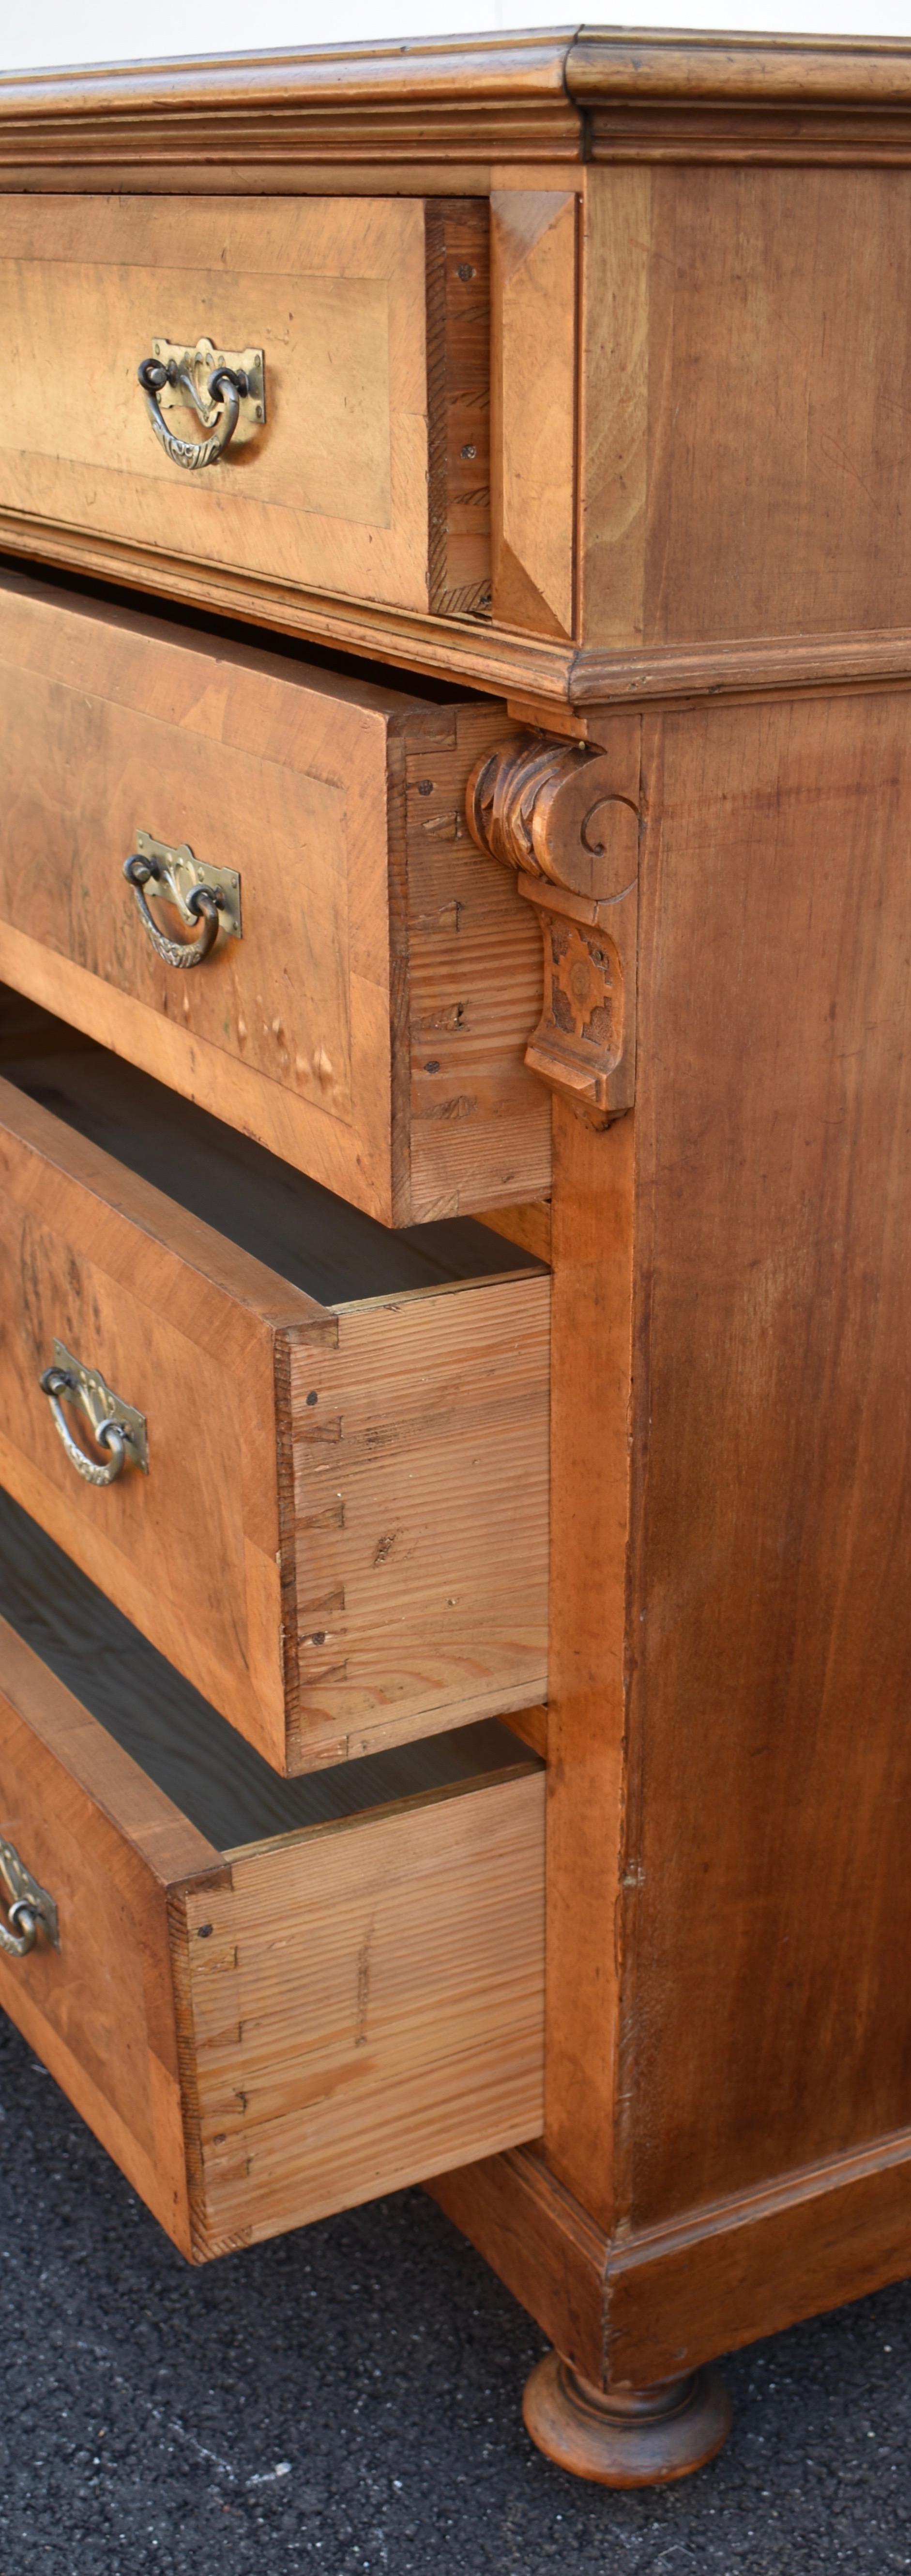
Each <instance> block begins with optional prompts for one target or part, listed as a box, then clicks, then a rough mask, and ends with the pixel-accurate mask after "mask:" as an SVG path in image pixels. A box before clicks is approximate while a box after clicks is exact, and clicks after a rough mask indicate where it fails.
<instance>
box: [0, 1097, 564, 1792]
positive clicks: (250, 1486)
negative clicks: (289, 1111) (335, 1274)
mask: <svg viewBox="0 0 911 2576" xmlns="http://www.w3.org/2000/svg"><path fill="white" fill-rule="evenodd" d="M59 1061H60V1062H62V1061H63V1060H62V1059H61V1060H59ZM43 1062H44V1059H41V1063H42V1064H43ZM79 1062H80V1059H79V1058H78V1057H77V1059H76V1064H77V1068H78V1064H79ZM105 1064H107V1066H108V1069H109V1073H110V1077H111V1079H115V1078H116V1067H115V1066H114V1064H113V1062H112V1060H111V1059H104V1058H102V1059H101V1066H102V1069H103V1068H104V1065H105ZM20 1078H21V1073H20ZM62 1079H63V1076H62V1074H61V1075H60V1076H59V1080H60V1081H62ZM133 1079H134V1082H135V1077H133ZM71 1088H72V1090H73V1093H74V1105H73V1106H72V1108H71V1114H72V1115H75V1114H76V1111H77V1110H78V1106H79V1097H80V1095H79V1086H78V1082H77V1081H76V1077H75V1075H71ZM93 1097H94V1093H92V1094H90V1095H89V1116H88V1123H89V1124H90V1125H91V1124H93V1123H94V1124H96V1125H97V1120H94V1121H93V1120H92V1118H91V1106H92V1098H93ZM65 1105H66V1103H65V1101H64V1106H65ZM153 1106H154V1104H153ZM181 1110H182V1105H181V1104H180V1103H177V1102H172V1101H170V1100H169V1099H168V1097H167V1096H165V1098H164V1099H163V1101H162V1104H161V1115H162V1120H163V1123H164V1124H165V1126H166V1127H167V1124H168V1121H169V1120H170V1133H171V1135H172V1138H173V1154H174V1164H175V1174H177V1173H179V1170H180V1162H181V1141H180V1140H181ZM188 1115H189V1113H187V1112H186V1111H185V1110H184V1111H183V1117H184V1120H186V1119H187V1117H188ZM138 1159H139V1160H140V1172H139V1173H137V1172H134V1171H133V1170H132V1169H131V1168H129V1166H128V1165H127V1164H125V1163H124V1162H122V1161H119V1160H115V1159H114V1157H113V1156H112V1155H110V1154H108V1153H106V1152H105V1151H104V1150H103V1148H102V1147H100V1146H99V1145H97V1144H96V1143H94V1142H92V1141H89V1139H88V1138H87V1137H86V1135H84V1134H82V1133H80V1132H79V1130H78V1127H74V1126H73V1125H72V1124H69V1123H68V1124H64V1123H63V1120H62V1119H61V1118H58V1117H55V1116H53V1115H51V1114H50V1113H49V1112H48V1110H47V1109H46V1108H44V1107H42V1106H41V1105H40V1104H39V1103H36V1102H35V1101H33V1100H32V1099H30V1098H29V1097H27V1096H26V1095H25V1094H24V1093H23V1091H22V1090H21V1089H19V1088H14V1087H13V1085H12V1084H10V1083H3V1084H2V1085H0V1175H2V1179H3V1184H4V1199H3V1214H2V1218H0V1283H2V1287H0V1311H2V1313H3V1316H4V1321H5V1331H4V1335H3V1338H2V1340H0V1388H2V1429H0V1469H2V1475H3V1480H4V1482H5V1484H6V1485H7V1487H8V1489H9V1491H11V1492H12V1493H13V1494H14V1495H15V1496H16V1499H17V1500H18V1501H19V1502H20V1503H22V1505H23V1506H24V1508H25V1509H26V1510H27V1511H29V1512H30V1513H31V1514H32V1517H33V1518H34V1519H36V1520H37V1521H38V1522H39V1523H40V1525H41V1527H42V1528H44V1529H46V1530H48V1531H49V1533H50V1535H51V1536H52V1537H53V1538H54V1539H55V1540H56V1542H57V1543H58V1544H59V1545H60V1546H61V1547H62V1548H64V1550H66V1551H67V1553H69V1554H70V1555H72V1556H73V1557H74V1558H75V1559H76V1562H77V1563H78V1564H80V1565H81V1566H82V1567H83V1569H84V1571H85V1572H86V1573H88V1574H89V1575H90V1576H91V1578H92V1580H93V1581H96V1582H98V1583H99V1584H100V1585H101V1587H102V1589H103V1590H104V1591H105V1592H106V1593H108V1594H109V1595H110V1597H111V1599H112V1600H114V1601H115V1602H116V1603H117V1604H118V1606H119V1607H120V1608H121V1609H123V1610H124V1611H125V1612H126V1613H127V1615H128V1617H130V1618H131V1619H133V1620H134V1621H135V1623H136V1624H137V1626H138V1627H139V1628H141V1629H142V1631H143V1633H144V1634H145V1635H148V1636H149V1637H150V1638H151V1640H152V1642H153V1643H154V1644H155V1645H157V1646H158V1647H159V1648H160V1650H161V1651H162V1652H163V1653H164V1654H166V1655H167V1656H169V1657H170V1659H171V1660H172V1661H173V1662H174V1663H175V1664H176V1665H177V1667H178V1670H179V1671H181V1672H182V1673H184V1674H185V1675H186V1676H187V1678H188V1679H189V1680H191V1681H192V1682H193V1683H194V1684H195V1685H196V1687H197V1688H198V1689H199V1690H200V1691H201V1692H202V1694H203V1696H204V1697H205V1698H206V1699H209V1700H211V1701H212V1702H213V1703H214V1705H215V1706H216V1707H217V1708H218V1709H219V1710H220V1711H221V1713H222V1714H223V1715H224V1716H226V1717H227V1718H228V1719H229V1720H230V1722H231V1723H232V1724H233V1725H235V1726H237V1727H238V1728H239V1730H240V1732H241V1733H242V1734H243V1735H245V1736H246V1737H247V1739H248V1740H249V1741H250V1742H251V1743H252V1744H254V1745H255V1746H256V1747H257V1749H258V1750H259V1751H260V1752H261V1753H262V1754H263V1755H264V1756H265V1758H266V1760H267V1761H269V1762H271V1763H272V1764H274V1765H275V1767H276V1768H277V1769H278V1770H281V1771H286V1770H287V1771H292V1772H296V1771H300V1770H306V1769H308V1768H310V1767H311V1766H312V1765H314V1764H321V1763H327V1762H328V1763H331V1762H338V1761H341V1760H343V1759H346V1758H347V1757H348V1756H349V1755H350V1754H361V1753H365V1752H369V1751H370V1750H372V1749H374V1748H375V1747H376V1748H377V1749H378V1748H379V1747H380V1746H382V1745H385V1744H394V1743H397V1742H401V1741H403V1740H406V1739H407V1738H408V1737H411V1736H415V1735H420V1734H421V1733H422V1732H425V1731H426V1732H429V1733H432V1732H434V1731H435V1730H436V1729H438V1728H448V1727H452V1726H460V1725H463V1724H465V1723H466V1722H468V1721H469V1720H471V1719H473V1718H476V1717H480V1716H482V1715H495V1714H497V1713H502V1712H504V1711H506V1710H509V1709H521V1708H522V1707H524V1706H525V1704H526V1703H527V1702H529V1701H533V1700H534V1699H535V1698H537V1697H539V1696H540V1695H541V1693H542V1691H543V1688H544V1682H545V1673H546V1654H547V1526H548V1461H547V1438H548V1415H547V1404H548V1397H547V1388H548V1365H549V1350H548V1332H549V1290H550V1282H549V1279H548V1278H547V1277H546V1275H545V1274H543V1273H540V1272H539V1273H533V1274H532V1275H528V1274H527V1273H526V1274H525V1275H524V1276H523V1275H521V1273H520V1274H519V1275H517V1276H512V1275H510V1274H507V1275H506V1276H505V1277H504V1278H496V1277H493V1278H490V1279H488V1280H486V1281H485V1280H483V1278H482V1279H481V1280H477V1281H472V1282H470V1284H468V1285H466V1286H464V1287H463V1286H461V1285H456V1286H454V1287H453V1288H452V1289H449V1288H446V1287H445V1286H441V1285H439V1282H438V1278H437V1277H435V1276H434V1275H433V1273H432V1271H431V1285H430V1286H429V1287H427V1288H426V1289H407V1288H406V1289H404V1290H403V1291H402V1293H401V1294H399V1295H396V1296H395V1297H394V1298H393V1299H391V1300H390V1299H389V1297H388V1296H387V1297H385V1298H384V1297H382V1296H379V1297H377V1296H376V1295H374V1296H369V1295H368V1296H365V1298H364V1299H363V1302H359V1301H357V1299H355V1300H354V1301H352V1300H351V1299H350V1298H349V1299H347V1300H345V1299H343V1300H342V1301H341V1302H339V1303H337V1304H335V1305H329V1304H326V1303H322V1302H320V1300H318V1299H317V1298H316V1297H314V1296H311V1295H309V1294H308V1293H306V1291H305V1290H304V1289H302V1288H301V1287H299V1286H295V1285H292V1284H291V1283H290V1282H289V1281H288V1280H286V1279H284V1278H282V1277H280V1276H278V1275H277V1274H276V1273H275V1272H273V1271H270V1270H269V1269H267V1268H266V1267H265V1265H264V1264H262V1263H260V1262H259V1261H257V1260H256V1259H255V1258H254V1257H253V1256H252V1255H251V1254H250V1253H249V1252H248V1251H246V1250H244V1249H243V1248H242V1247H241V1246H240V1245H238V1244H237V1243H235V1242H234V1241H233V1240H231V1239H230V1238H229V1237H228V1235H227V1234H225V1233H220V1232H216V1231H215V1229H214V1227H212V1226H211V1225H209V1224H207V1223H205V1222H203V1221H201V1220H200V1218H199V1217H198V1216H197V1215H195V1214H194V1213H192V1212H191V1210H189V1209H187V1208H186V1207H184V1206H182V1205H180V1204H178V1203H177V1202H176V1201H174V1200H172V1199H170V1198H168V1197H166V1196H165V1195H164V1194H163V1193H162V1192H161V1191H160V1190H159V1189H157V1188H155V1187H154V1186H151V1185H150V1183H149V1181H148V1180H147V1179H146V1178H145V1177H143V1176H142V1172H141V1161H142V1159H143V1158H142V1157H138ZM241 1185H242V1176H241ZM216 1195H217V1194H216ZM331 1205H332V1203H331V1202H330V1203H329V1210H330V1215H331ZM339 1214H340V1219H341V1221H342V1223H343V1224H344V1220H345V1219H346V1216H347V1211H346V1210H345V1209H344V1207H342V1208H341V1209H340V1211H339ZM323 1222H325V1219H324V1220H323ZM381 1240H382V1238H381ZM393 1249H394V1247H393ZM481 1250H482V1253H483V1238H481ZM415 1266H417V1267H419V1264H416V1265H415ZM444 1275H445V1274H444ZM405 1276H406V1277H407V1276H408V1269H407V1266H406V1269H405ZM55 1337H56V1338H57V1339H59V1340H61V1341H62V1342H63V1343H64V1344H65V1346H66V1348H67V1349H68V1350H70V1351H72V1352H73V1353H74V1355H75V1356H76V1357H77V1358H78V1359H81V1360H83V1361H85V1362H86V1363H87V1364H89V1365H92V1366H94V1367H97V1368H100V1369H101V1371H102V1374H103V1375H104V1377H105V1378H106V1380H107V1382H108V1384H109V1385H111V1386H113V1387H114V1389H115V1390H116V1393H117V1394H118V1395H119V1396H121V1397H122V1398H123V1400H124V1401H125V1402H127V1403H131V1404H134V1405H135V1406H136V1407H137V1408H138V1409H139V1411H140V1412H142V1413H144V1414H145V1416H146V1419H147V1422H148V1426H149V1448H150V1464H149V1474H148V1477H145V1476H142V1475H140V1474H139V1473H138V1472H137V1471H131V1472H128V1473H125V1474H124V1475H123V1476H122V1477H120V1478H119V1479H118V1480H117V1482H116V1483H115V1484H113V1485H111V1486H110V1487H109V1488H107V1489H106V1490H105V1491H104V1492H99V1491H98V1489H97V1488H95V1487H92V1486H90V1485H87V1484H85V1483H84V1482H82V1480H81V1479H80V1478H79V1477H78V1476H77V1475H76V1474H75V1472H74V1470H73V1468H72V1466H71V1464H70V1462H69V1460H68V1458H67V1456H66V1453H65V1451H64V1449H63V1447H62V1444H61V1442H60V1440H59V1439H58V1436H57V1433H56V1431H55V1428H54V1423H53V1419H52V1416H51V1414H50V1411H49V1408H48V1405H47V1402H46V1399H45V1397H44V1395H43V1394H42V1391H41V1386H40V1376H41V1371H42V1369H43V1368H45V1367H46V1366H48V1365H49V1363H50V1360H51V1359H52V1357H53V1342H54V1339H55ZM74 1428H75V1429H76V1432H77V1436H78V1433H79V1423H78V1419H77V1420H76V1421H75V1422H74ZM514 1486H515V1487H516V1488H517V1490H518V1504H517V1505H516V1504H515V1502H514V1499H513V1488H514Z"/></svg>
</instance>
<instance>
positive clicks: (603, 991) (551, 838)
mask: <svg viewBox="0 0 911 2576" xmlns="http://www.w3.org/2000/svg"><path fill="white" fill-rule="evenodd" d="M466 813H467V817H468V828H469V831H470V833H471V836H472V839H473V840H474V841H476V842H477V845H478V848H479V849H481V850H488V851H489V852H490V854H491V856H492V857H493V858H495V859H502V861H503V863H504V865H505V866H506V867H510V868H515V869H516V871H517V874H518V882H519V893H520V894H523V895H525V896H527V898H528V901H529V902H530V903H533V904H534V905H535V907H536V909H537V912H538V915H539V918H540V922H541V930H542V934H543V939H544V1008H543V1011H542V1013H541V1018H540V1020H539V1022H538V1026H537V1028H536V1029H535V1031H534V1034H533V1036H532V1037H531V1038H530V1039H529V1042H528V1045H527V1047H526V1050H525V1062H526V1064H527V1065H530V1067H531V1070H532V1072H533V1073H537V1074H540V1076H541V1078H542V1081H544V1082H549V1083H550V1084H551V1085H552V1086H553V1088H554V1089H555V1090H557V1091H562V1092H563V1093H564V1094H565V1095H566V1097H567V1098H568V1099H569V1100H570V1101H571V1102H572V1104H573V1107H574V1108H575V1109H576V1110H577V1111H578V1113H579V1115H580V1117H583V1118H585V1119H587V1120H588V1121H589V1123H590V1124H591V1125H592V1126H593V1127H606V1126H608V1125H609V1123H610V1120H611V1119H612V1118H619V1117H621V1116H622V1114H623V1111H624V1110H625V1109H630V1108H631V1107H632V1103H633V1089H634V1077H635V1050H636V927H637V913H638V859H639V815H638V811H637V808H636V806H635V805H634V804H633V803H632V802H631V801H630V799H629V797H627V796H622V795H618V793H617V788H616V768H615V764H614V762H613V760H612V758H611V756H610V754H609V753H607V752H601V751H591V750H589V749H588V747H587V746H585V745H581V746H580V745H578V744H575V743H572V744H566V743H559V742H554V741H552V740H551V739H550V738H549V737H548V736H547V735H543V734H535V735H531V736H528V735H526V737H525V739H524V740H523V741H520V742H518V743H512V744H510V745H509V747H508V748H507V749H505V750H503V751H492V752H488V753H486V754H485V755H484V757H483V758H482V759H481V760H479V761H478V763H477V766H476V768H475V769H474V770H473V772H472V775H471V778H470V779H469V782H468V789H467V795H466Z"/></svg>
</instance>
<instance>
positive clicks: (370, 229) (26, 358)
mask: <svg viewBox="0 0 911 2576" xmlns="http://www.w3.org/2000/svg"><path fill="white" fill-rule="evenodd" d="M488 228H489V219H488V209H487V205H486V203H484V202H483V201H482V200H480V199H478V198H468V199H461V200H459V199H441V198H432V199H430V200H423V199H421V198H419V197H408V196H394V195H393V196H387V197H367V196H360V195H358V196H354V197H349V198H345V197H322V198H320V197H310V196H304V197H297V198H295V197H293V196H287V195H286V196H279V197H271V198H270V197H269V196H252V197H247V198H243V197H234V198H231V197H227V198H226V197H224V196H217V195H215V196H212V197H209V198H206V197H203V196H184V197H179V196H174V195H170V194H169V195H167V196H159V197H149V196H132V197H131V196H130V195H128V194H127V195H122V194H120V193H119V192H118V193H117V194H116V195H111V194H100V195H98V196H97V197H91V196H76V197H67V196H62V195H60V196H58V195H53V196H50V195H48V196H43V197H42V196H40V195H39V196H35V195H34V194H29V195H28V196H16V195H10V196H0V307H2V311H3V315H4V327H5V334H6V343H7V346H8V347H9V348H10V350H11V352H12V351H13V350H14V351H15V363H14V364H12V365H11V366H10V367H9V368H8V369H7V379H8V380H7V384H6V387H5V392H4V402H3V407H2V415H0V513H3V514H5V515H6V517H7V522H8V525H9V528H10V533H11V535H12V537H13V539H14V541H16V540H19V541H21V540H22V538H23V537H24V538H25V539H26V541H28V540H31V542H32V543H33V544H34V545H35V546H36V547H38V546H40V545H41V543H42V541H43V542H44V544H45V546H49V547H50V550H51V551H53V550H54V544H55V539H56V542H57V545H58V547H63V548H64V549H65V550H66V551H67V553H68V555H69V558H70V560H73V559H75V560H77V561H78V560H80V559H81V560H82V562H84V563H88V564H89V565H91V564H93V563H97V562H98V557H99V553H103V555H104V557H105V559H106V562H107V564H108V566H109V567H111V568H113V566H114V565H116V567H117V569H118V570H119V571H120V574H121V578H123V579H126V580H130V579H137V578H138V579H139V580H140V581H142V582H149V583H151V584H152V586H153V587H154V585H155V584H156V582H157V583H158V585H159V586H160V587H165V588H167V589H171V588H173V586H174V585H175V582H179V580H180V572H181V567H186V569H187V571H188V572H190V573H193V572H195V573H196V574H197V575H199V574H200V573H211V572H212V571H213V570H214V571H215V572H216V574H217V573H222V574H226V575H230V574H234V575H235V576H239V577H242V578H243V579H244V580H245V582H246V584H247V586H248V587H249V586H250V585H251V584H254V585H255V584H257V583H261V584H263V585H264V586H265V585H270V586H273V587H274V586H278V587H279V588H281V589H282V590H283V591H284V592H285V593H286V594H287V593H290V594H291V596H292V597H294V596H295V595H297V596H298V597H299V596H300V594H301V592H304V593H306V592H307V591H314V590H318V591H328V592H330V593H332V592H336V593H337V592H342V593H345V594H346V595H347V596H348V597H350V598H355V599H362V600H365V601H368V600H377V601H382V602H387V603H389V604H390V605H391V606H398V607H403V608H411V609H416V610H418V611H423V612H424V613H426V612H427V611H428V610H433V611H437V612H440V613H442V614H450V615H451V614H453V613H460V614H465V613H466V612H469V613H470V612H474V613H478V612H479V611H481V612H483V611H484V610H485V609H488V610H489V607H490V507H489V487H490V469H489V462H488V457H489V445H488V428H489V386H490V357H489V301H488V284H487V276H488ZM226 362H227V365H228V367H229V369H230V371H231V373H232V374H233V376H234V378H235V380H237V379H241V380H243V381H242V382H240V383H238V382H235V386H234V387H233V388H230V387H229V385H228V384H227V383H226V381H225V379H224V377H222V379H221V381H220V382H219V384H218V386H217V388H216V389H214V390H213V391H212V392H210V387H211V386H212V378H213V375H214V374H215V372H216V370H217V369H218V368H219V367H222V368H223V367H224V365H225V363H226ZM141 366H143V367H146V368H147V369H149V370H150V371H151V375H152V376H153V377H154V376H155V375H156V374H159V375H160V376H161V378H163V379H165V381H164V382H163V383H162V384H161V386H160V390H158V392H157V393H156V390H155V387H154V384H151V385H149V390H148V392H144V390H143V386H142V383H141V381H140V377H139V369H140V367H141ZM68 368H69V370H71V374H70V383H69V390H68V391H67V393H66V394H65V393H64V390H63V387H64V373H65V371H66V370H67V369H68ZM147 382H148V377H147ZM232 392H234V393H235V394H236V396H237V402H236V408H235V405H234V403H233V402H232V398H231V397H232ZM232 411H233V412H234V418H233V421H232V418H231V414H232ZM156 415H157V417H156ZM226 432H228V436H227V439H226V438H225V433H226ZM213 434H214V443H215V444H216V445H217V442H218V441H219V440H221V441H223V442H224V444H223V448H222V452H221V453H220V454H217V453H216V454H213V453H212V445H213ZM175 442H177V443H180V442H183V443H184V446H185V447H195V450H196V455H195V458H194V457H192V456H191V455H187V454H186V453H185V454H184V455H183V456H181V455H180V454H179V452H178V447H177V445H175ZM203 449H208V455H207V456H204V455H203V454H201V452H200V451H201V450H203ZM188 466H189V468H190V470H189V471H188V470H186V469H187V467H188ZM210 588H211V583H210Z"/></svg>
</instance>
